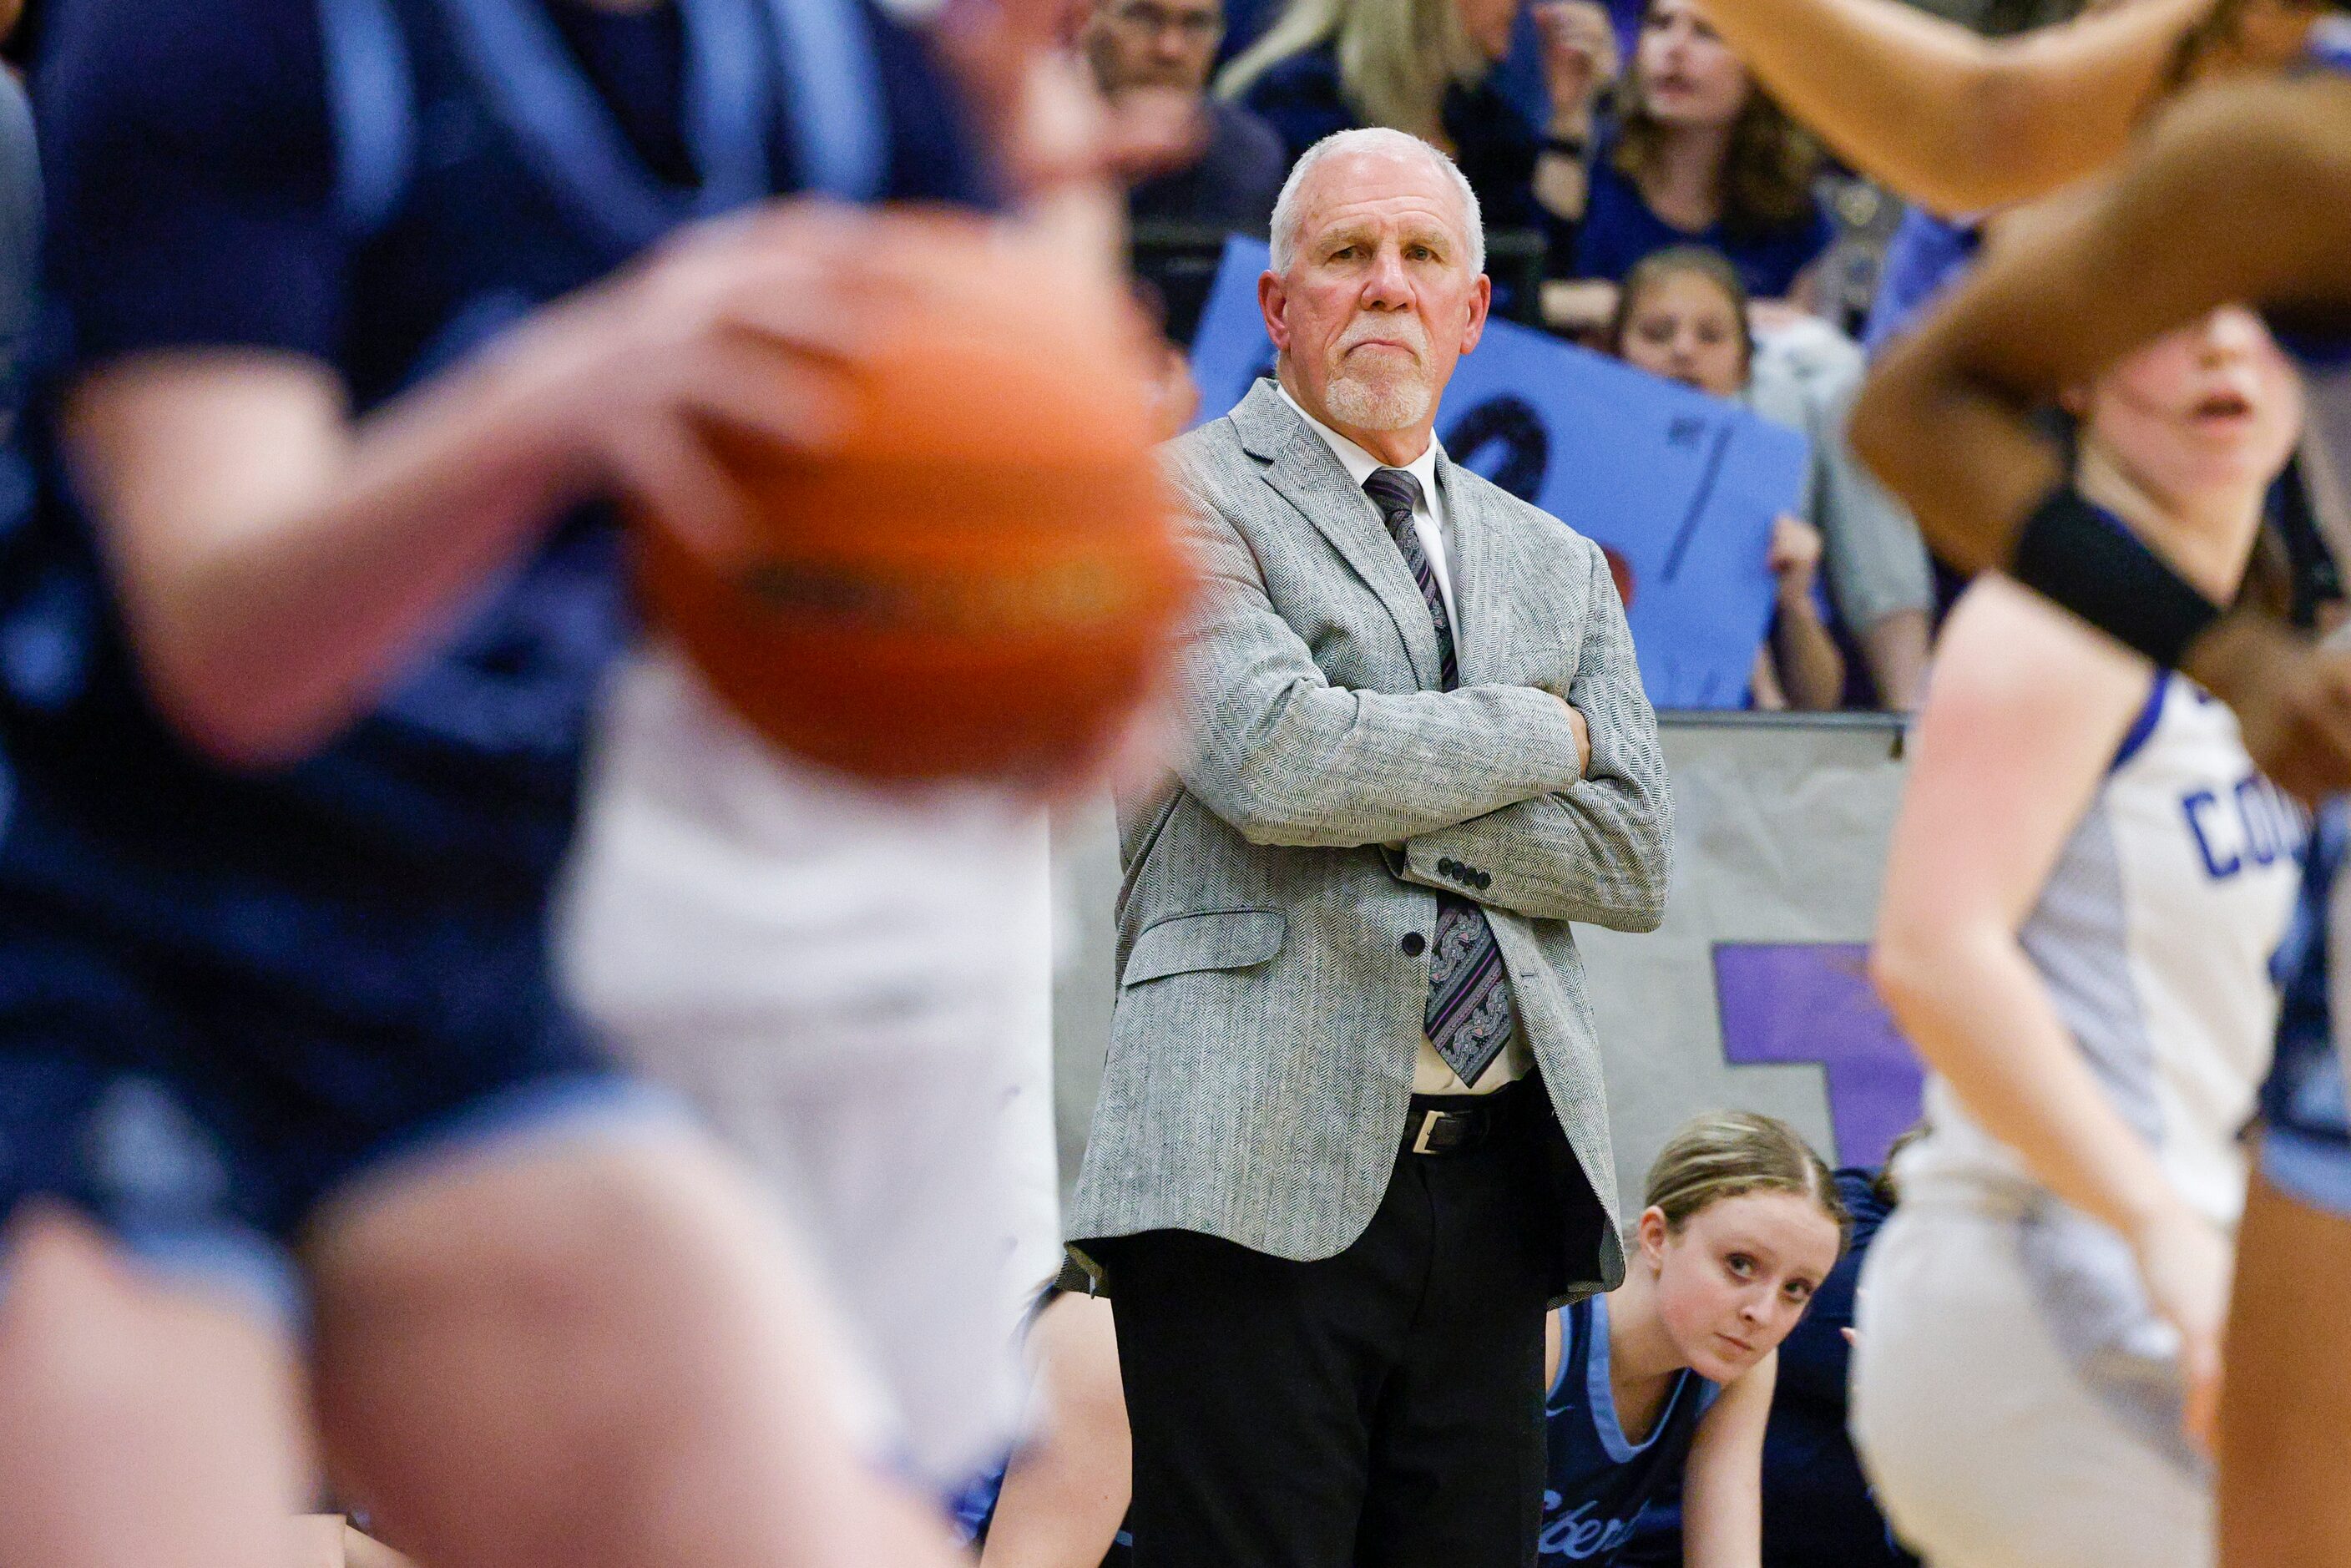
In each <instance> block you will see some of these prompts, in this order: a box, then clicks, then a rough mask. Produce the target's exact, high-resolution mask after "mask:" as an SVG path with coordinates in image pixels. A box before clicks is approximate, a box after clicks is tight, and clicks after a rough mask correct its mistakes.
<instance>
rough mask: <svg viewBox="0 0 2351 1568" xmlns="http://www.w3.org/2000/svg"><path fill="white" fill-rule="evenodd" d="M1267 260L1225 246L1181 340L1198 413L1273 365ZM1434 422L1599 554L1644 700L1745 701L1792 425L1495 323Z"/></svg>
mask: <svg viewBox="0 0 2351 1568" xmlns="http://www.w3.org/2000/svg"><path fill="white" fill-rule="evenodd" d="M1266 260H1267V249H1266V246H1265V245H1264V243H1263V242H1261V241H1257V240H1248V239H1240V238H1235V239H1233V240H1231V241H1229V242H1228V244H1227V246H1226V247H1225V256H1224V262H1223V265H1222V266H1221V267H1219V268H1218V270H1217V281H1216V286H1215V287H1214V288H1213V289H1212V290H1211V291H1210V293H1209V296H1208V302H1207V308H1206V309H1205V310H1204V311H1203V312H1202V314H1201V317H1200V327H1199V330H1198V332H1197V334H1196V336H1195V338H1194V339H1193V343H1192V376H1193V379H1194V381H1196V382H1197V383H1198V384H1199V388H1200V411H1201V417H1202V418H1203V419H1215V418H1217V417H1219V416H1221V415H1222V414H1223V413H1225V412H1226V411H1227V410H1228V409H1230V408H1231V407H1232V406H1233V405H1234V404H1235V403H1237V402H1239V401H1240V400H1241V398H1242V396H1243V395H1244V394H1246V393H1247V392H1248V391H1249V386H1250V384H1251V383H1252V382H1255V381H1256V380H1257V378H1258V377H1259V376H1261V375H1270V374H1271V373H1272V369H1273V346H1272V344H1271V343H1270V342H1269V341H1268V340H1267V339H1266V335H1265V323H1264V320H1263V318H1262V317H1261V316H1260V315H1259V310H1258V302H1257V280H1258V276H1259V274H1260V273H1261V272H1263V271H1264V270H1265V267H1266ZM1437 434H1438V436H1439V438H1440V439H1442V440H1443V441H1444V443H1445V449H1446V451H1447V453H1448V454H1449V455H1451V456H1452V457H1453V459H1454V460H1455V461H1456V462H1458V463H1459V464H1461V465H1463V466H1465V467H1468V468H1470V469H1472V470H1474V471H1476V472H1478V473H1479V474H1482V475H1484V476H1486V477H1488V478H1489V479H1491V480H1493V481H1494V482H1495V483H1496V484H1499V485H1500V486H1502V487H1503V488H1504V489H1506V490H1509V491H1510V492H1511V493H1512V494H1514V495H1517V496H1519V497H1521V498H1523V499H1526V500H1530V501H1532V502H1533V503H1534V504H1535V505H1537V506H1539V507H1542V508H1543V510H1545V511H1547V512H1549V513H1551V514H1552V516H1553V517H1557V518H1559V519H1560V520H1561V521H1562V522H1563V523H1565V524H1567V526H1568V527H1570V528H1573V529H1574V530H1575V531H1576V532H1578V533H1580V534H1583V536H1584V537H1585V538H1590V539H1593V540H1594V541H1596V542H1597V543H1599V544H1600V545H1601V546H1603V547H1604V549H1606V550H1607V551H1608V553H1609V558H1610V564H1611V565H1612V566H1613V567H1614V569H1615V570H1616V576H1617V582H1618V585H1619V586H1620V587H1621V588H1623V589H1624V590H1625V593H1626V605H1625V616H1626V619H1627V620H1628V621H1629V622H1631V624H1632V628H1633V642H1634V645H1635V648H1636V650H1637V651H1638V653H1639V654H1640V660H1641V677H1642V681H1643V684H1644V685H1646V687H1647V689H1648V694H1649V700H1650V701H1651V702H1652V703H1654V704H1655V705H1656V706H1658V707H1661V708H1720V707H1738V706H1743V704H1744V703H1745V700H1746V696H1747V692H1748V688H1749V685H1750V678H1751V676H1752V673H1753V666H1754V662H1755V652H1756V649H1757V648H1759V647H1760V646H1761V644H1762V642H1763V638H1764V635H1765V633H1766V632H1768V630H1769V629H1770V625H1771V602H1772V585H1771V572H1770V570H1768V569H1767V568H1766V567H1765V565H1764V553H1765V550H1766V549H1767V548H1768V546H1769V544H1770V540H1771V521H1772V519H1773V518H1774V517H1777V516H1778V515H1779V514H1781V513H1782V512H1789V511H1793V510H1794V509H1795V508H1796V507H1797V505H1798V503H1799V500H1800V498H1801V497H1802V492H1803V483H1804V476H1805V471H1806V466H1807V464H1808V462H1809V453H1808V449H1807V447H1806V444H1805V441H1804V438H1803V437H1802V436H1801V435H1799V434H1796V433H1794V432H1793V431H1790V430H1785V429H1782V427H1780V426H1778V425H1775V424H1771V423H1768V422H1766V421H1764V420H1761V419H1759V418H1757V417H1756V416H1755V415H1753V414H1751V413H1748V412H1747V411H1746V410H1745V409H1743V408H1740V407H1739V406H1738V405H1737V404H1735V403H1731V402H1725V401H1723V400H1722V399H1720V398H1714V397H1708V396H1707V395H1706V394H1705V393H1703V392H1692V391H1690V390H1689V389H1688V388H1687V387H1683V386H1677V385H1676V384H1674V383H1673V382H1666V381H1661V380H1659V379H1658V378H1656V377H1655V376H1651V375H1647V374H1645V373H1644V372H1642V371H1635V370H1633V369H1631V368H1630V367H1629V366H1625V365H1622V364H1619V363H1617V362H1616V361H1614V360H1611V359H1608V358H1607V357H1605V356H1604V355H1600V354H1594V353H1591V352H1589V351H1587V350H1583V349H1579V348H1576V347H1574V346H1573V345H1572V344H1568V343H1564V342H1562V341H1560V340H1558V339H1555V338H1552V337H1550V336H1548V335H1547V334H1544V333H1541V332H1538V331H1536V330H1534V329H1531V328H1527V327H1521V326H1518V325H1516V324H1515V323H1512V322H1508V321H1489V323H1488V324H1487V327H1486V334H1485V338H1484V340H1483V341H1481V342H1480V343H1479V347H1478V349H1477V350H1476V351H1475V352H1474V353H1471V354H1469V355H1468V356H1467V357H1465V358H1464V359H1463V360H1462V361H1461V362H1460V364H1459V365H1458V367H1457V368H1456V369H1455V371H1454V372H1453V380H1452V382H1451V384H1450V385H1448V386H1447V388H1446V392H1445V401H1444V402H1443V404H1442V405H1441V406H1440V408H1439V410H1438V413H1437Z"/></svg>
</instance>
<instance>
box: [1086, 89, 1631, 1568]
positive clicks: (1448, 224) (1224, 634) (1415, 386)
mask: <svg viewBox="0 0 2351 1568" xmlns="http://www.w3.org/2000/svg"><path fill="white" fill-rule="evenodd" d="M1273 246H1274V254H1273V267H1272V270H1270V271H1269V272H1267V273H1266V274H1265V275H1264V277H1262V278H1261V279H1260V280H1259V299H1260V302H1261V303H1262V305H1263V308H1264V314H1265V322H1266V328H1267V330H1268V331H1269V332H1270V334H1271V336H1272V339H1273V342H1274V345H1275V347H1276V349H1277V350H1279V358H1278V360H1277V361H1276V371H1277V375H1278V378H1279V379H1278V381H1276V382H1260V383H1259V385H1258V386H1257V387H1256V388H1255V389H1254V390H1253V391H1251V392H1250V393H1249V396H1248V397H1247V398H1246V399H1244V400H1243V402H1241V404H1240V406H1239V407H1238V408H1236V409H1235V410H1234V411H1233V412H1232V413H1231V414H1229V415H1228V416H1227V417H1226V418H1223V419H1220V420H1217V421H1216V422H1215V423H1211V424H1209V425H1207V427H1205V428H1204V429H1202V430H1199V431H1197V432H1196V433H1194V434H1191V435H1188V436H1186V437H1185V438H1184V439H1183V440H1181V441H1179V442H1178V443H1176V444H1175V447H1174V448H1173V456H1172V468H1173V472H1174V474H1175V478H1176V480H1177V482H1178V483H1179V484H1180V485H1181V486H1182V487H1183V489H1184V491H1185V492H1186V496H1187V497H1189V499H1190V502H1191V506H1192V510H1193V512H1194V514H1195V516H1196V528H1197V546H1198V550H1199V555H1200V559H1201V560H1202V562H1203V563H1204V568H1205V570H1206V574H1207V580H1208V582H1209V584H1210V588H1209V591H1208V595H1207V606H1206V610H1205V613H1204V617H1203V622H1202V624H1201V627H1200V629H1199V635H1198V639H1197V642H1196V653H1195V657H1194V661H1193V664H1192V667H1191V668H1190V670H1189V673H1188V675H1187V685H1188V693H1189V696H1190V699H1191V701H1192V704H1193V707H1194V710H1195V718H1196V725H1197V730H1198V735H1197V745H1196V749H1195V750H1194V752H1193V754H1192V755H1191V756H1190V757H1189V758H1188V759H1187V760H1186V762H1185V763H1184V764H1183V765H1182V766H1181V767H1180V768H1177V769H1176V770H1175V775H1174V776H1172V777H1169V778H1167V779H1164V780H1162V781H1160V782H1159V783H1157V784H1156V785H1155V786H1154V787H1152V788H1150V789H1147V790H1145V791H1144V792H1141V793H1139V794H1137V795H1135V796H1134V797H1132V798H1130V799H1128V800H1124V801H1123V802H1122V827H1123V853H1124V858H1125V863H1126V884H1125V887H1124V890H1123V894H1122V895H1121V900H1120V907H1119V922H1120V939H1119V965H1120V974H1119V983H1120V992H1119V1005H1118V1010H1117V1014H1116V1019H1115V1022H1114V1023H1113V1030H1112V1039H1111V1047H1110V1058H1109V1063H1108V1067H1107V1070H1106V1072H1105V1076H1104V1080H1103V1084H1102V1099H1101V1102H1100V1105H1099V1108H1098V1109H1097V1111H1096V1113H1095V1119H1094V1127H1093V1139H1092V1146H1091V1147H1090V1148H1089V1149H1088V1151H1087V1155H1086V1164H1085V1170H1084V1174H1083V1176H1081V1179H1080V1183H1079V1188H1078V1195H1077V1200H1076V1204H1075V1207H1074V1210H1073V1214H1072V1218H1071V1235H1072V1237H1074V1238H1076V1241H1075V1243H1074V1250H1075V1252H1076V1255H1077V1258H1078V1260H1079V1261H1080V1262H1081V1264H1082V1265H1084V1266H1085V1267H1086V1269H1087V1270H1088V1272H1089V1273H1091V1274H1092V1277H1093V1280H1094V1282H1095V1284H1096V1286H1097V1288H1099V1289H1106V1290H1107V1291H1109V1292H1110V1295H1111V1299H1112V1303H1113V1309H1114V1315H1115V1318H1116V1322H1117V1331H1118V1340H1119V1354H1120V1356H1121V1359H1122V1364H1123V1377H1124V1381H1125V1385H1126V1392H1127V1401H1128V1407H1129V1410H1130V1413H1131V1416H1132V1421H1133V1426H1134V1483H1135V1488H1134V1507H1135V1511H1134V1537H1135V1545H1136V1560H1137V1562H1138V1563H1140V1564H1142V1565H1143V1568H1169V1565H1176V1564H1182V1565H1195V1568H1259V1565H1263V1568H1276V1565H1279V1568H1332V1565H1334V1564H1342V1563H1354V1564H1359V1565H1362V1568H1379V1565H1381V1564H1391V1563H1393V1564H1416V1565H1435V1564H1445V1565H1447V1568H1455V1565H1458V1568H1482V1565H1488V1564H1491V1565H1495V1568H1502V1565H1506V1564H1519V1563H1532V1562H1533V1560H1534V1550H1535V1527H1536V1520H1537V1515H1538V1511H1539V1509H1540V1507H1541V1460H1542V1446H1541V1444H1542V1439H1541V1405H1542V1390H1541V1383H1542V1314H1543V1311H1544V1308H1545V1305H1546V1304H1547V1303H1548V1302H1550V1301H1555V1300H1558V1299H1561V1298H1563V1297H1566V1296H1569V1295H1573V1294H1578V1293H1583V1292H1588V1291H1597V1290H1604V1289H1606V1288H1608V1287H1610V1286H1612V1285H1614V1284H1615V1283H1616V1282H1617V1281H1618V1280H1619V1279H1621V1278H1622V1276H1623V1271H1624V1260H1623V1255H1622V1252H1621V1249H1620V1247H1619V1243H1618V1240H1617V1238H1616V1234H1615V1231H1614V1227H1613V1226H1612V1225H1611V1223H1610V1222H1609V1221H1610V1216H1611V1214H1612V1213H1613V1211H1614V1197H1615V1192H1614V1182H1613V1179H1612V1176H1611V1174H1610V1173H1611V1154H1610V1149H1609V1142H1608V1124H1607V1120H1606V1115H1605V1108H1604V1102H1603V1096H1602V1092H1601V1080H1600V1059H1599V1053H1598V1051H1597V1048H1596V1045H1595V1042H1594V1040H1593V1026H1592V1018H1591V1012H1590V1009H1589V1006H1588V1004H1587V1003H1586V1000H1585V998H1584V994H1583V972H1582V968H1581V967H1580V965H1579V963H1578V960H1577V957H1576V951H1575V942H1574V938H1573V936H1572V935H1571V933H1570V928H1569V923H1570V922H1571V921H1577V920H1582V921H1590V922H1594V923H1598V924H1601V925H1609V926H1614V927H1617V928H1620V929H1630V930H1646V929H1648V928H1650V927H1651V926H1654V925H1656V922H1657V920H1658V918H1659V916H1660V915H1661V913H1662V909H1663V904H1664V899H1665V890H1666V883H1667V864H1666V845H1667V822H1668V815H1669V808H1668V805H1667V797H1666V786H1665V772H1664V768H1663V765H1662V763H1661V761H1660V759H1659V757H1658V751H1657V739H1656V721H1655V718H1654V716H1652V715H1651V713H1650V711H1649V706H1648V703H1647V702H1646V700H1645V699H1644V697H1643V696H1642V695H1641V685H1640V677H1639V674H1638V672H1637V671H1636V670H1635V666H1634V662H1633V647H1632V642H1631V639H1630V637H1629V635H1628V634H1627V632H1626V631H1625V616H1624V612H1623V609H1622V607H1621V606H1620V605H1619V603H1618V602H1617V599H1616V593H1615V590H1614V586H1613V585H1612V583H1611V581H1610V579H1609V575H1608V569H1607V566H1606V564H1605V563H1604V560H1603V559H1602V556H1601V552H1600V550H1599V549H1598V548H1597V547H1596V546H1594V545H1593V544H1592V543H1591V542H1589V541H1588V540H1585V539H1583V538H1579V537H1578V536H1576V535H1575V534H1573V533H1572V532H1570V531H1569V530H1568V529H1567V528H1565V527H1564V526H1563V525H1562V524H1561V523H1559V522H1558V521H1556V520H1555V519H1553V518H1552V517H1548V516H1546V515H1544V514H1543V513H1541V512H1540V511H1537V510H1536V509H1534V508H1533V507H1529V506H1526V505H1525V504H1523V503H1521V502H1520V501H1518V500H1516V499H1514V498H1513V497H1510V496H1509V495H1508V494H1506V493H1504V492H1503V491H1502V490H1500V489H1499V488H1497V487H1496V486H1493V485H1490V484H1489V483H1487V482H1486V481H1485V480H1483V479H1481V478H1479V477H1478V476H1476V475H1474V474H1470V473H1468V472H1467V471H1465V470H1463V469H1461V468H1458V467H1456V466H1455V465H1453V464H1451V463H1450V462H1448V461H1447V459H1446V456H1445V454H1444V452H1443V450H1442V449H1441V448H1440V447H1439V446H1438V445H1437V443H1436V441H1435V440H1434V439H1433V436H1432V428H1433V425H1434V422H1435V419H1436V413H1437V398H1438V394H1439V393H1440V392H1442V391H1443V390H1444V387H1445V383H1446V382H1447V379H1448V378H1449V376H1450V375H1451V373H1452V370H1453V366H1454V364H1455V361H1457V360H1458V357H1459V356H1460V355H1461V354H1463V353H1465V352H1467V351H1468V350H1470V349H1471V348H1473V347H1475V346H1476V344H1477V341H1478V338H1479V332H1480V330H1481V329H1482V328H1483V326H1484V323H1485V319H1486V311H1487V305H1488V299H1489V286H1488V282H1487V279H1486V278H1485V277H1483V276H1482V275H1481V273H1480V270H1479V269H1480V267H1481V265H1482V259H1483V257H1482V250H1483V240H1482V235H1481V233H1480V230H1479V216H1478V204H1477V201H1476V199H1475V198H1474V197H1473V196H1472V194H1471V193H1470V191H1469V188H1468V183H1466V182H1465V181H1464V180H1463V179H1462V177H1461V175H1460V173H1459V172H1458V170H1456V169H1455V168H1454V166H1453V164H1452V163H1451V162H1450V161H1449V160H1447V158H1446V157H1445V156H1444V155H1443V154H1441V153H1439V152H1437V151H1436V150H1435V149H1434V148H1432V147H1430V146H1428V145H1427V144H1426V143H1424V142H1421V141H1416V140H1415V139H1413V138H1411V137H1409V136H1405V135H1403V134H1401V133H1399V132H1396V131H1347V132H1343V133H1342V134H1340V135H1337V136H1333V137H1332V138H1330V139H1329V140H1327V141H1323V142H1322V143H1319V144H1318V145H1316V146H1315V147H1313V148H1311V149H1310V150H1309V151H1308V152H1306V154H1305V155H1304V156H1303V157H1301V159H1300V160H1299V162H1298V165H1297V167H1296V168H1294V169H1293V170H1292V171H1291V172H1290V178H1289V181H1288V183H1286V184H1285V185H1284V187H1283V189H1282V192H1281V196H1280V202H1279V204H1277V206H1276V209H1275V216H1274V223H1273Z"/></svg>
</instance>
